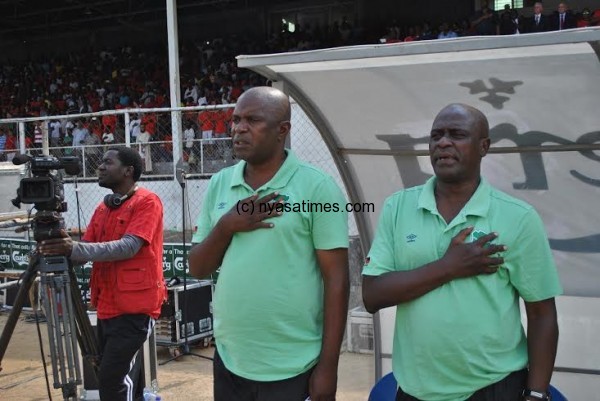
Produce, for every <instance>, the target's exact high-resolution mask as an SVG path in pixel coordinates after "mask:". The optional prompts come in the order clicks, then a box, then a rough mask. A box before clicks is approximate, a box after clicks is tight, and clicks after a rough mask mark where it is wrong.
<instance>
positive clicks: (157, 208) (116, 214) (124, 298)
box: [83, 188, 167, 319]
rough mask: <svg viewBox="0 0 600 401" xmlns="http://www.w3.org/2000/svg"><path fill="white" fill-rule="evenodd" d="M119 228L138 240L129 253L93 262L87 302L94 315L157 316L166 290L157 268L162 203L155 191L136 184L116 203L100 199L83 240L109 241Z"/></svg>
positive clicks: (160, 258) (119, 235)
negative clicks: (122, 257) (133, 252)
mask: <svg viewBox="0 0 600 401" xmlns="http://www.w3.org/2000/svg"><path fill="white" fill-rule="evenodd" d="M125 234H132V235H135V236H137V237H140V238H142V239H143V240H144V245H142V247H141V248H140V250H139V251H138V253H137V254H136V255H135V256H134V257H132V258H131V259H125V260H119V261H114V262H94V264H93V269H92V279H91V292H92V305H95V306H96V308H97V313H98V318H99V319H110V318H112V317H116V316H119V315H124V314H138V313H143V314H146V315H149V316H151V317H153V318H154V319H157V318H158V317H159V315H160V309H161V305H162V303H163V302H164V301H165V300H166V297H167V290H166V287H165V285H164V277H163V268H162V261H163V206H162V203H161V201H160V199H159V198H158V196H156V194H154V193H153V192H150V191H148V190H147V189H145V188H139V189H138V190H137V191H136V192H135V194H134V195H133V196H132V197H131V198H130V199H128V200H126V201H125V202H124V203H123V204H122V205H121V207H119V208H117V209H109V208H108V207H107V206H106V205H105V204H104V203H101V204H100V205H98V207H97V208H96V211H95V212H94V215H93V216H92V220H91V221H90V224H89V225H88V229H87V232H86V234H85V235H84V237H83V240H84V241H87V242H106V241H114V240H118V239H121V238H122V237H123V236H124V235H125Z"/></svg>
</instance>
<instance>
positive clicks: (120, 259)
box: [39, 147, 166, 401]
mask: <svg viewBox="0 0 600 401" xmlns="http://www.w3.org/2000/svg"><path fill="white" fill-rule="evenodd" d="M141 174H142V160H141V158H140V155H139V154H138V152H136V151H135V150H134V149H131V148H126V147H110V148H109V149H108V150H107V151H106V153H105V154H104V156H103V158H102V164H100V166H99V167H98V184H99V185H100V186H101V187H104V188H108V189H110V190H112V191H113V194H110V195H106V197H105V198H104V201H103V202H101V203H100V204H99V205H98V207H97V208H96V211H95V212H94V215H93V216H92V219H91V221H90V224H89V225H88V227H87V232H86V233H85V235H84V236H83V242H76V241H73V240H71V238H69V237H68V235H67V234H66V232H64V231H63V232H62V233H61V234H62V236H63V238H58V239H51V240H46V241H42V242H41V243H40V245H39V252H40V253H41V254H43V255H67V256H69V257H70V259H71V261H72V262H73V263H84V262H86V261H93V262H94V264H93V269H92V278H91V281H90V287H91V293H92V295H91V302H92V305H94V306H95V307H96V309H97V314H98V339H99V345H100V353H101V355H100V358H101V359H100V372H99V376H98V381H99V390H100V399H101V400H103V401H120V400H124V401H125V400H134V399H141V394H142V388H139V387H141V386H137V387H138V388H134V387H135V386H136V385H137V383H138V380H137V378H138V377H139V372H135V371H134V369H133V366H135V365H136V364H135V359H136V356H137V352H138V350H139V349H140V348H141V346H142V345H143V344H144V342H145V341H146V339H147V338H148V336H149V335H150V332H151V330H152V328H153V326H154V321H155V319H157V318H158V316H159V315H160V309H161V305H162V303H163V301H164V300H165V299H166V287H165V285H164V279H163V270H162V253H163V206H162V203H161V201H160V199H159V198H158V196H157V195H156V194H154V193H152V192H150V191H149V190H147V189H145V188H137V186H136V182H137V180H138V179H139V178H140V175H141Z"/></svg>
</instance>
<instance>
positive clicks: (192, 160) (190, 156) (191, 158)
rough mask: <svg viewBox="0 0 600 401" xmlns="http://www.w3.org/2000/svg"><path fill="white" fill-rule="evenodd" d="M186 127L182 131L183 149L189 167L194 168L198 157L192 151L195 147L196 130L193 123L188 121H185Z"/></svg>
mask: <svg viewBox="0 0 600 401" xmlns="http://www.w3.org/2000/svg"><path fill="white" fill-rule="evenodd" d="M186 127H187V128H186V130H185V131H183V141H184V149H185V153H186V155H187V161H188V163H189V164H190V168H193V169H195V168H196V167H197V166H198V157H197V154H196V152H195V151H194V148H195V147H196V141H195V139H196V131H194V125H193V124H192V123H190V122H187V123H186Z"/></svg>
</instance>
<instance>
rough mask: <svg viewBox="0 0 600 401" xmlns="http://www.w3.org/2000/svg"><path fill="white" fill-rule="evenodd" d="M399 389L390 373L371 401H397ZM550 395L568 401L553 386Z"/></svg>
mask: <svg viewBox="0 0 600 401" xmlns="http://www.w3.org/2000/svg"><path fill="white" fill-rule="evenodd" d="M397 387H398V385H397V383H396V378H395V377H394V374H393V373H388V374H387V375H385V376H383V377H382V378H381V379H379V381H378V382H377V383H375V386H373V388H372V389H371V393H370V394H369V401H395V400H396V389H397ZM550 394H552V401H568V400H567V397H565V396H564V395H563V394H562V393H561V392H560V391H559V390H558V389H557V388H556V387H554V386H552V385H551V386H550Z"/></svg>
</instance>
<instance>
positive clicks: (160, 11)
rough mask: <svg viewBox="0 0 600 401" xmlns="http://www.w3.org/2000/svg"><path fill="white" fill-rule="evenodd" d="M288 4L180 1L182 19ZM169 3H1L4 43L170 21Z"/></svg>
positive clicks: (118, 0)
mask: <svg viewBox="0 0 600 401" xmlns="http://www.w3.org/2000/svg"><path fill="white" fill-rule="evenodd" d="M282 2H284V1H282V0H278V1H266V0H261V1H253V2H250V1H244V0H177V8H178V10H179V11H180V13H179V15H182V13H185V14H184V15H186V16H189V15H194V14H199V13H207V12H209V13H210V12H218V11H222V10H224V9H231V8H242V7H249V6H251V5H250V4H249V3H254V4H255V5H258V4H260V3H270V4H274V3H282ZM166 3H167V1H166V0H89V1H88V0H57V1H55V0H53V1H48V0H0V15H1V16H2V19H1V21H2V24H1V25H0V40H5V41H8V40H23V39H27V38H32V37H35V36H41V35H47V34H49V33H56V32H60V33H66V32H79V31H93V30H95V29H100V28H106V27H111V26H119V25H135V24H139V23H147V22H152V21H160V20H165V19H166V11H165V10H166Z"/></svg>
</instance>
